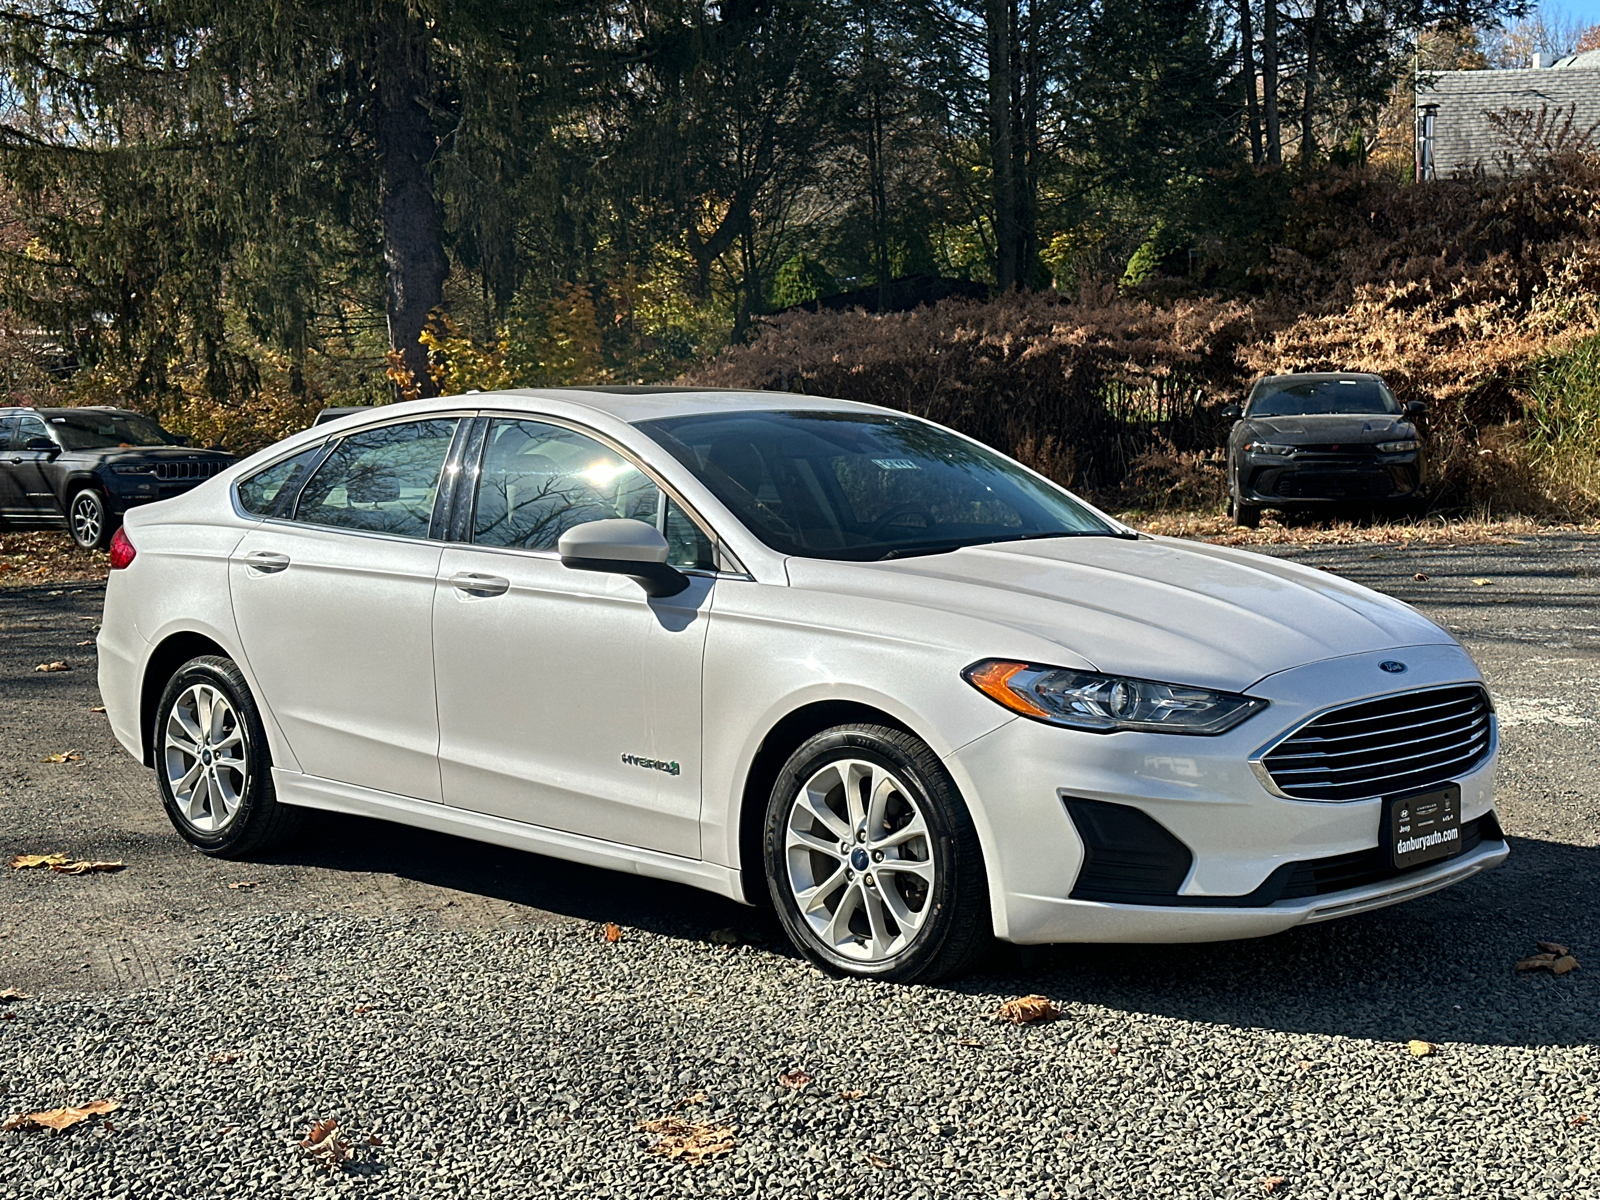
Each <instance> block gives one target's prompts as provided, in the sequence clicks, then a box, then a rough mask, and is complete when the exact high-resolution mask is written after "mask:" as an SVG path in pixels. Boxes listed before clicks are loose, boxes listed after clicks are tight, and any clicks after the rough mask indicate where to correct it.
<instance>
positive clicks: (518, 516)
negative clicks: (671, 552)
mask: <svg viewBox="0 0 1600 1200" xmlns="http://www.w3.org/2000/svg"><path fill="white" fill-rule="evenodd" d="M660 508H661V490H660V489H659V488H657V487H656V485H655V483H654V482H653V481H652V480H651V479H650V477H649V476H648V475H646V474H644V472H642V471H640V470H639V468H638V467H636V466H635V465H634V464H633V463H631V462H629V461H628V460H627V459H626V458H624V457H622V455H620V454H618V453H617V452H616V451H614V450H612V449H611V448H610V447H608V446H604V445H602V444H601V443H599V442H597V441H595V440H594V439H593V438H590V437H585V436H584V435H583V434H581V433H577V432H574V431H573V430H571V429H563V428H561V427H559V426H556V425H546V424H544V423H543V422H540V421H514V420H505V419H497V420H495V421H494V422H493V423H492V424H491V425H490V426H489V439H488V443H487V445H486V446H485V448H484V454H483V470H482V472H481V474H480V475H479V480H478V497H477V504H476V506H475V507H474V509H473V516H472V540H473V541H474V542H476V543H478V544H479V545H481V546H509V547H515V548H517V549H519V550H554V549H556V548H557V542H558V541H559V540H560V538H561V535H562V534H563V533H565V532H566V531H567V530H569V529H571V528H572V527H573V526H574V525H582V524H584V523H585V522H587V521H603V520H606V519H607V518H611V517H628V518H631V519H633V520H636V521H644V522H645V523H646V524H648V525H652V526H655V527H656V528H660V525H659V522H658V517H659V514H660Z"/></svg>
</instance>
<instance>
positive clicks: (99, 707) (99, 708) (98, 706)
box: [89, 704, 106, 712]
mask: <svg viewBox="0 0 1600 1200" xmlns="http://www.w3.org/2000/svg"><path fill="white" fill-rule="evenodd" d="M105 710H106V706H105V705H104V704H96V705H95V706H94V707H93V708H91V709H90V710H89V711H90V712H105Z"/></svg>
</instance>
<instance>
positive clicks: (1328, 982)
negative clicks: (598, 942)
mask: <svg viewBox="0 0 1600 1200" xmlns="http://www.w3.org/2000/svg"><path fill="white" fill-rule="evenodd" d="M316 820H317V823H318V824H317V825H316V826H314V827H313V830H311V831H308V836H307V837H305V838H303V839H301V840H300V841H299V842H298V843H297V844H296V845H295V846H292V847H287V848H286V849H285V850H284V851H283V852H282V853H280V854H278V855H275V856H272V858H271V859H270V860H268V861H273V862H278V863H285V864H296V865H300V866H308V867H322V868H327V869H330V870H338V871H355V872H384V873H391V874H395V875H399V876H401V877H402V878H406V879H410V880H414V881H416V882H420V883H428V884H432V885H435V886H438V887H443V888H451V889H455V890H458V891H462V892H466V893H471V894H476V895H481V896H485V897H492V898H495V899H499V900H502V901H505V902H507V903H510V904H514V905H522V906H527V907H528V908H529V909H530V910H540V911H544V912H552V913H558V914H560V915H563V916H566V917H570V918H573V919H577V920H585V921H595V922H602V921H614V922H616V923H617V924H618V925H620V926H622V927H624V928H634V929H640V930H644V931H647V932H650V933H656V934H661V935H664V936H668V937H677V938H685V939H688V940H693V941H702V942H707V943H711V942H712V941H713V940H714V939H713V937H712V935H713V933H714V932H717V933H721V932H722V931H725V930H728V929H732V930H734V931H736V932H737V934H738V935H739V938H740V940H741V941H744V942H748V943H753V944H756V945H759V946H760V947H761V949H762V951H763V952H764V953H772V954H776V955H779V956H781V957H784V958H790V959H793V958H796V957H798V956H797V955H796V953H795V951H794V950H793V949H792V947H791V946H790V945H789V944H788V942H787V940H786V939H785V938H784V935H783V931H782V929H781V927H780V926H779V925H778V922H777V920H776V918H775V917H774V916H773V914H772V913H771V912H770V911H768V910H765V909H754V908H748V907H745V906H743V905H739V904H735V903H733V902H732V901H729V900H725V899H722V898H720V897H717V896H713V895H710V894H709V893H706V892H702V891H699V890H697V889H694V888H689V887H685V886H683V885H679V884H674V883H666V882H662V881H658V880H652V879H646V878H643V877H640V876H634V875H627V874H623V873H621V872H615V871H605V870H601V869H599V868H595V867H586V866H581V865H578V864H574V863H568V862H563V861H561V860H558V859H552V858H545V857H542V856H540V855H536V854H529V853H523V852H521V851H516V850H509V849H505V848H502V847H498V846H489V845H483V844H480V843H476V842H470V841H466V840H463V839H459V838H454V837H449V836H445V835H441V834H432V833H428V832H426V831H424V830H419V829H411V828H406V827H402V826H397V825H389V824H387V823H385V822H381V821H373V820H367V819H364V818H357V817H342V816H333V815H330V814H317V818H316ZM324 822H325V823H326V834H327V836H321V834H322V832H323V828H322V823H324ZM1511 842H1512V857H1511V858H1510V860H1509V861H1508V862H1507V863H1506V865H1505V866H1503V867H1500V868H1499V869H1497V870H1494V871H1489V872H1486V873H1484V874H1482V875H1479V876H1475V877H1474V878H1472V879H1469V880H1466V881H1465V882H1463V883H1460V884H1457V885H1456V886H1455V887H1452V888H1447V889H1445V890H1444V891H1442V892H1435V893H1434V894H1432V895H1430V896H1425V897H1422V898H1420V899H1418V900H1413V901H1411V902H1409V903H1406V904H1402V905H1396V906H1395V907H1392V908H1386V909H1380V910H1378V911H1376V912H1371V913H1365V914H1362V915H1360V916H1355V917H1348V918H1345V919H1343V920H1338V921H1330V922H1327V923H1323V924H1317V925H1306V926H1301V927H1300V928H1298V929H1293V930H1290V931H1289V932H1287V933H1283V934H1279V935H1277V936H1275V937H1268V938H1257V939H1251V940H1247V941H1237V942H1212V943H1203V944H1176V945H1140V946H1115V945H1098V946H1091V945H1075V946H1040V947H1013V946H1001V947H998V948H997V949H996V952H995V955H994V957H993V959H992V960H991V962H990V964H989V965H988V968H987V969H986V970H985V971H984V972H983V973H981V974H977V975H973V976H971V977H969V978H966V979H962V980H955V981H952V982H950V983H947V984H942V985H936V986H941V987H945V988H947V989H949V990H952V991H956V992H962V993H967V994H972V995H978V994H984V995H988V994H990V993H1002V994H1008V995H1016V994H1025V993H1032V992H1042V993H1045V994H1047V995H1049V996H1050V997H1051V998H1052V999H1053V1000H1055V1001H1057V1002H1058V1003H1067V1002H1071V1001H1076V1002H1080V1003H1084V1004H1092V1005H1099V1006H1104V1007H1107V1008H1111V1009H1115V1010H1118V1011H1120V1012H1126V1013H1143V1014H1147V1015H1149V1016H1151V1017H1162V1018H1177V1019H1182V1020H1188V1021H1199V1022H1205V1023H1210V1024H1221V1025H1229V1026H1235V1027H1240V1028H1255V1029H1270V1030H1277V1031H1281V1032H1289V1033H1310V1034H1335V1035H1340V1036H1345V1037H1358V1038H1372V1039H1376V1040H1380V1041H1391V1042H1404V1041H1406V1040H1408V1039H1410V1038H1422V1039H1424V1040H1427V1041H1456V1042H1466V1043H1474V1044H1483V1045H1497V1046H1499V1045H1503V1046H1514V1045H1516V1046H1521V1045H1584V1044H1591V1043H1594V1042H1595V1041H1597V1040H1600V1019H1597V1013H1600V994H1597V991H1596V987H1595V985H1594V984H1593V983H1592V982H1590V980H1589V978H1588V977H1586V976H1585V975H1584V971H1583V969H1582V968H1580V970H1578V971H1576V972H1574V973H1572V974H1570V975H1567V976H1565V977H1562V978H1559V979H1557V978H1553V977H1550V976H1547V975H1543V974H1540V975H1517V974H1515V973H1514V971H1513V967H1514V965H1515V963H1516V962H1517V960H1518V959H1520V958H1523V957H1525V956H1526V955H1528V954H1530V953H1532V952H1533V950H1534V945H1533V943H1534V942H1535V941H1536V940H1554V941H1560V942H1564V943H1566V944H1568V945H1570V946H1572V947H1573V949H1574V951H1575V952H1576V954H1577V956H1578V958H1579V961H1580V963H1584V962H1585V960H1586V959H1588V960H1589V961H1588V962H1587V964H1586V965H1587V967H1588V970H1589V973H1590V975H1593V974H1594V972H1595V970H1596V968H1597V966H1600V962H1597V961H1595V960H1594V959H1593V954H1594V951H1592V950H1589V951H1588V953H1587V954H1586V948H1590V947H1594V946H1596V945H1600V937H1596V934H1597V933H1600V920H1597V918H1596V915H1595V913H1594V912H1593V906H1592V903H1591V899H1587V898H1592V897H1594V896H1596V895H1600V847H1588V846H1575V845H1570V844H1566V843H1560V842H1549V841H1539V840H1534V839H1528V838H1512V839H1511Z"/></svg>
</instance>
